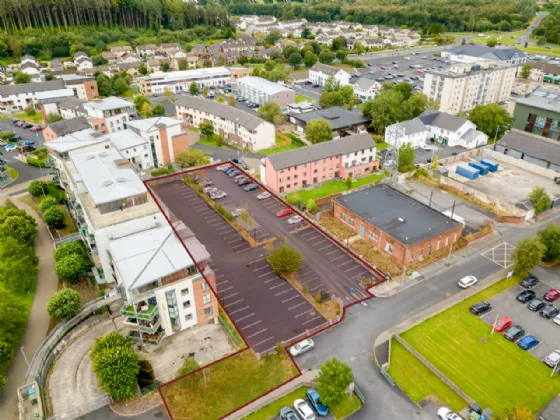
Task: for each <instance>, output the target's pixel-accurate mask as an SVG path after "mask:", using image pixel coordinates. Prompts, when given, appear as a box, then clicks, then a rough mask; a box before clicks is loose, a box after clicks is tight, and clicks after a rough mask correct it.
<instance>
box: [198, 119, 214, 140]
mask: <svg viewBox="0 0 560 420" xmlns="http://www.w3.org/2000/svg"><path fill="white" fill-rule="evenodd" d="M200 132H201V134H202V135H203V136H206V137H207V138H208V139H211V138H212V136H213V135H214V124H213V123H212V121H202V122H201V123H200Z"/></svg>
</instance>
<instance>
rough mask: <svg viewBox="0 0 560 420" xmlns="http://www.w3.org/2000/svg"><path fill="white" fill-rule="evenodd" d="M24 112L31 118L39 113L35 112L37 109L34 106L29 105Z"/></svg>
mask: <svg viewBox="0 0 560 420" xmlns="http://www.w3.org/2000/svg"><path fill="white" fill-rule="evenodd" d="M23 112H25V114H26V115H28V116H29V117H33V116H34V115H35V114H36V113H37V111H36V110H35V107H34V106H33V104H29V105H27V106H26V107H25V108H24V109H23Z"/></svg>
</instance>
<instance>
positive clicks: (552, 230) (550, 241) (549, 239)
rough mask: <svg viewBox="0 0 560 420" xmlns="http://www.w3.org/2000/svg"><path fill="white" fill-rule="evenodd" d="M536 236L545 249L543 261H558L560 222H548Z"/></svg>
mask: <svg viewBox="0 0 560 420" xmlns="http://www.w3.org/2000/svg"><path fill="white" fill-rule="evenodd" d="M537 236H538V238H539V240H540V241H541V244H543V245H544V247H545V249H546V251H545V253H544V256H543V261H546V262H556V261H560V224H558V223H555V222H552V223H550V224H549V225H547V226H546V227H545V228H544V229H543V230H541V231H539V233H538V234H537Z"/></svg>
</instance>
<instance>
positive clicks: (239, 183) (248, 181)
mask: <svg viewBox="0 0 560 420" xmlns="http://www.w3.org/2000/svg"><path fill="white" fill-rule="evenodd" d="M250 183H251V180H250V179H249V178H245V179H242V180H241V181H239V182H238V183H237V185H239V186H240V187H242V186H244V185H247V184H250Z"/></svg>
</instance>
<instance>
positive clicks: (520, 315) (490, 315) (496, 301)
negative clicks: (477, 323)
mask: <svg viewBox="0 0 560 420" xmlns="http://www.w3.org/2000/svg"><path fill="white" fill-rule="evenodd" d="M551 288H552V287H551V286H550V285H548V284H546V283H545V282H543V281H542V279H541V283H540V284H538V285H537V286H535V287H534V288H533V289H531V290H533V291H534V292H535V293H536V297H537V298H542V296H543V294H544V293H546V292H547V291H549V290H550V289H551ZM523 290H525V289H524V288H522V287H521V286H519V285H516V286H514V287H512V288H510V289H508V290H506V291H505V292H504V293H501V294H499V295H497V296H495V297H494V298H493V299H491V300H490V303H491V304H492V310H491V311H490V312H487V313H485V314H484V315H483V316H482V317H481V318H482V319H483V320H484V321H485V322H486V323H487V324H488V326H489V328H490V326H491V325H492V324H493V323H494V322H495V320H496V317H499V318H501V317H504V316H507V317H509V318H511V320H512V322H513V324H514V325H515V324H518V325H521V326H522V327H523V329H524V330H525V335H534V336H535V337H537V338H538V339H539V340H540V343H539V344H538V345H537V346H536V347H534V348H533V349H531V350H529V351H530V352H531V354H532V355H533V356H535V357H536V358H537V359H539V360H542V359H544V357H545V356H547V355H548V354H550V353H551V352H552V351H554V350H560V325H557V324H555V323H554V322H553V320H552V319H546V318H543V317H542V316H541V315H540V314H539V313H538V312H533V311H531V310H529V309H528V308H527V304H526V303H521V302H519V301H517V300H516V299H515V298H516V296H517V295H518V294H519V293H521V292H522V291H523ZM547 303H548V302H547ZM553 304H554V305H555V306H558V304H559V301H556V302H555V303H553ZM494 334H503V333H498V332H495V333H494ZM504 340H505V338H504ZM513 345H515V344H514V343H512V346H513Z"/></svg>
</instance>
